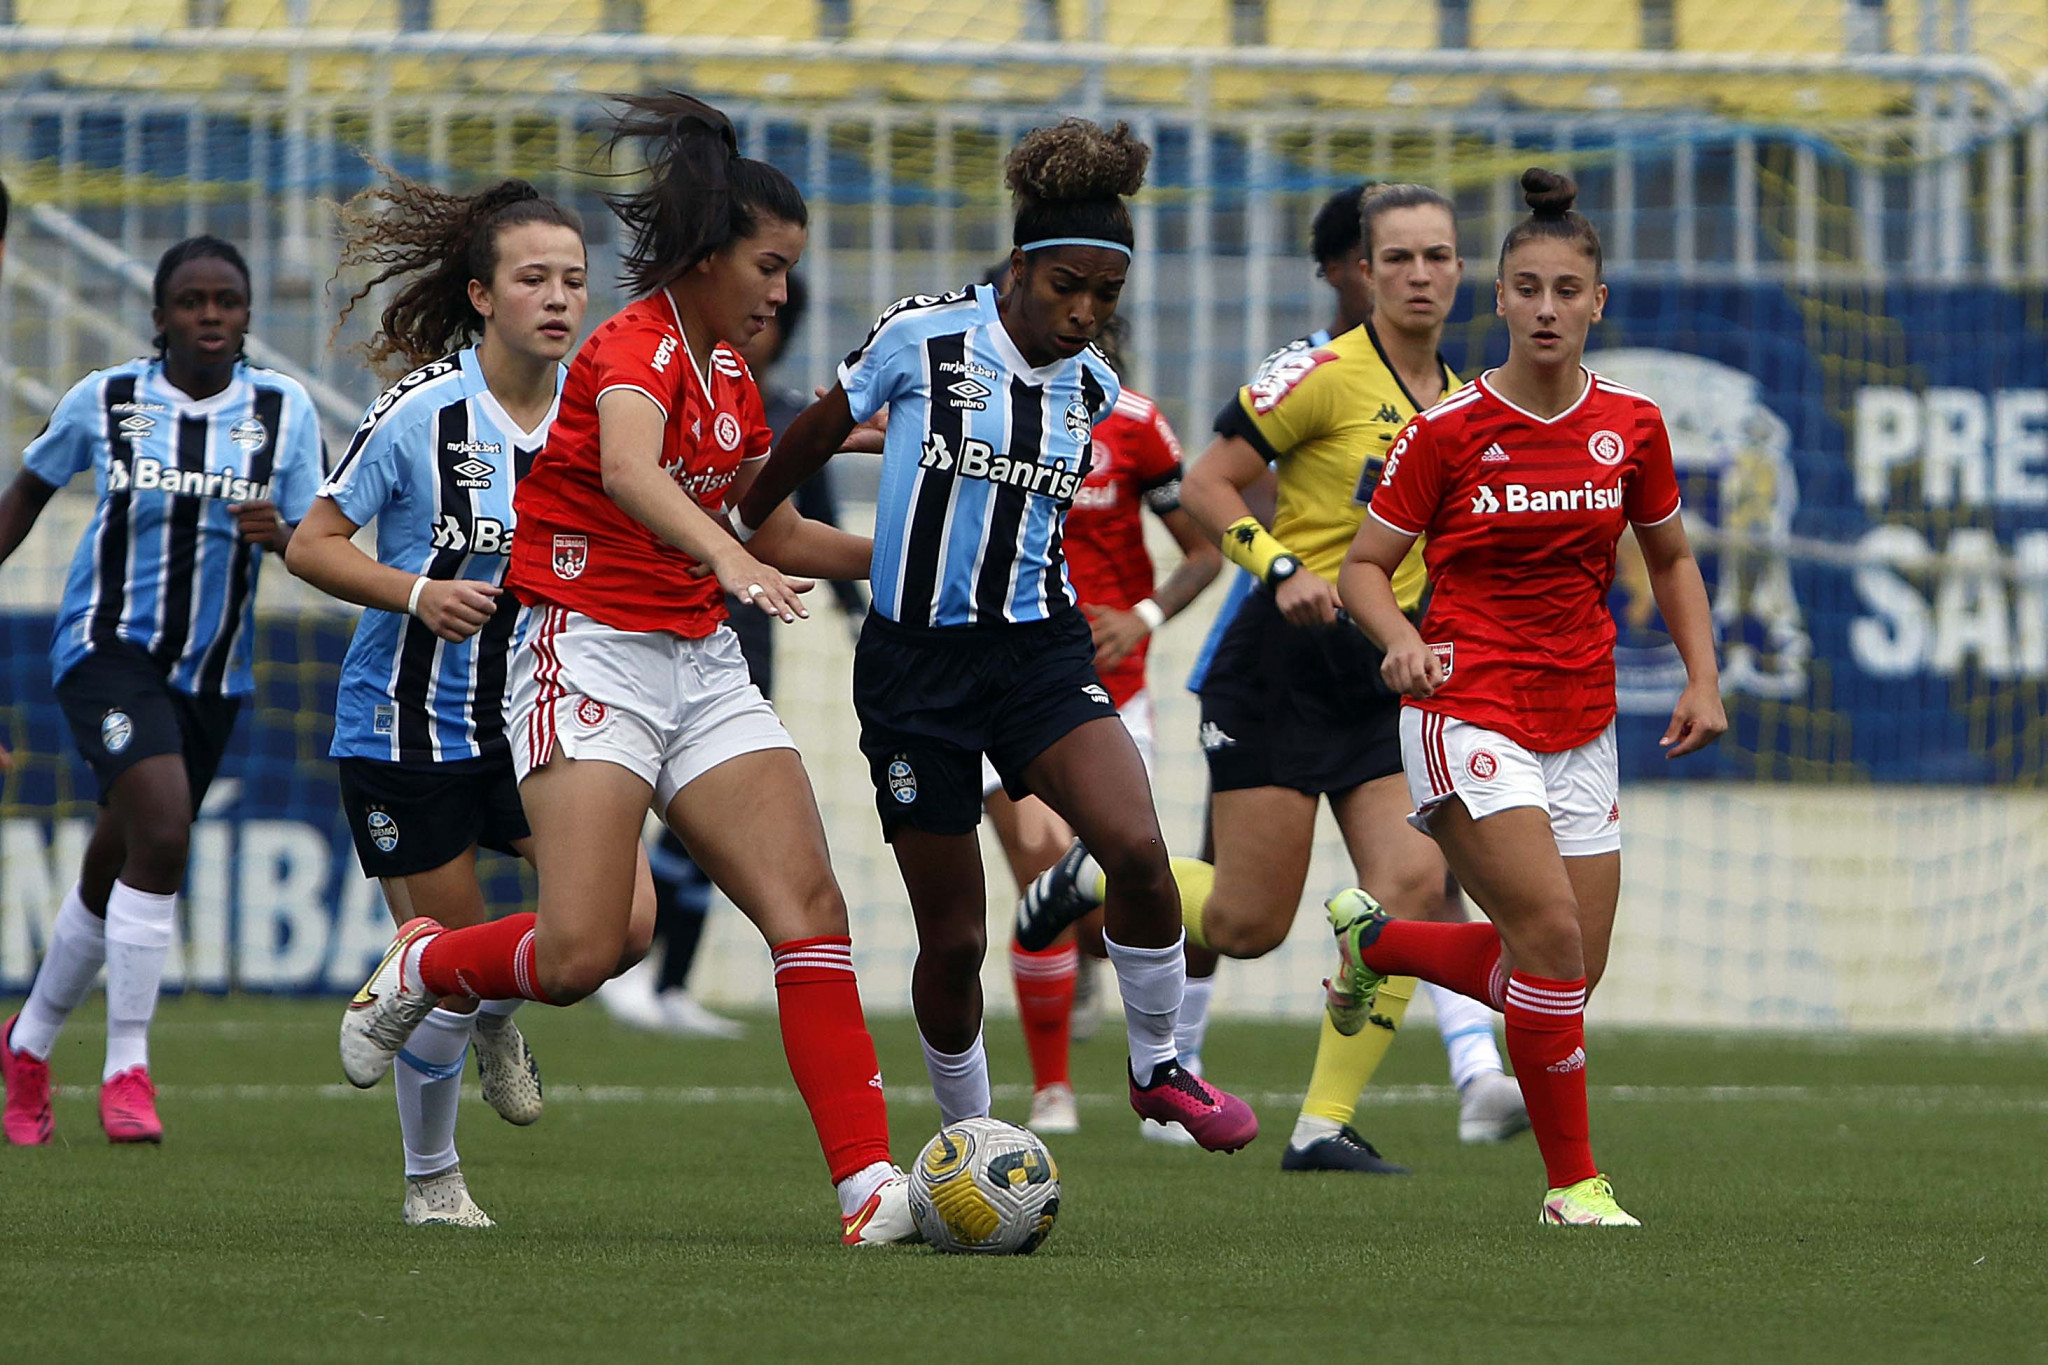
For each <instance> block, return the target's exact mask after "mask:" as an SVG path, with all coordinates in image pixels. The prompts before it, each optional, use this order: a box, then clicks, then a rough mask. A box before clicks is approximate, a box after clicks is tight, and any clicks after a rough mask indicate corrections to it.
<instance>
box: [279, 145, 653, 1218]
mask: <svg viewBox="0 0 2048 1365" xmlns="http://www.w3.org/2000/svg"><path fill="white" fill-rule="evenodd" d="M344 219H345V222H346V223H347V224H348V227H349V237H348V240H347V241H346V243H345V244H344V247H343V253H342V264H343V267H344V268H347V267H349V266H351V265H354V264H357V263H375V264H377V265H379V266H381V267H382V269H381V270H380V271H379V273H378V274H377V275H376V276H375V277H373V278H371V279H370V280H368V281H366V282H365V283H363V284H362V285H361V286H360V287H359V288H358V289H357V290H356V291H355V292H354V294H353V296H352V297H351V299H350V302H349V304H348V306H347V308H344V310H343V316H344V317H345V316H346V315H347V311H348V308H352V307H353V306H354V304H355V303H356V302H357V301H359V300H361V299H362V298H363V297H365V296H366V295H367V294H368V293H369V291H370V290H371V289H373V288H375V287H377V286H378V285H382V284H390V283H393V282H398V281H402V282H403V283H402V285H401V287H400V288H399V289H398V292H397V294H396V296H395V297H394V298H393V299H392V301H391V303H390V305H389V306H388V307H387V308H386V309H385V310H384V313H383V315H382V318H381V320H380V327H379V330H378V333H377V335H376V337H375V339H374V340H373V341H372V342H371V343H370V345H369V348H368V353H369V358H370V360H371V362H372V363H373V364H374V365H377V366H379V367H380V368H383V369H385V370H386V371H387V372H388V371H389V370H392V369H396V368H400V367H408V368H409V369H410V372H409V373H407V374H406V375H405V376H404V378H402V379H400V380H398V382H397V383H395V384H393V385H392V386H391V387H390V388H389V389H387V390H385V392H384V393H383V395H382V396H381V397H379V398H378V399H377V401H376V402H375V403H373V404H372V405H371V406H370V410H369V412H368V413H367V414H366V415H365V416H364V418H363V421H362V424H361V425H360V426H359V427H358V428H357V429H356V434H355V437H354V439H353V440H351V441H350V443H349V448H348V450H347V452H346V453H345V454H344V455H343V456H342V458H341V460H340V461H339V462H337V464H336V466H335V469H334V473H333V474H332V475H331V476H330V477H329V478H328V480H327V482H326V483H325V484H324V485H322V486H321V489H320V496H319V498H318V499H317V500H316V501H315V502H314V504H313V510H312V511H311V513H309V514H308V516H307V517H306V522H305V525H304V526H303V528H301V532H300V534H299V536H298V537H296V539H295V541H294V544H293V548H292V552H291V556H290V561H289V562H290V564H291V568H292V571H293V572H294V573H296V574H298V575H299V576H300V577H301V578H304V579H306V580H307V581H308V582H310V583H312V584H314V585H315V586H316V587H318V588H320V589H322V590H323V591H325V592H328V593H331V594H332V595H334V596H336V597H339V598H342V599H344V600H346V601H350V602H356V603H359V604H361V605H362V606H364V607H365V608H367V610H366V611H365V612H364V613H363V619H362V621H361V623H360V624H359V625H358V626H357V627H356V632H355V637H354V639H353V640H351V641H350V643H349V649H348V655H347V657H346V658H345V659H344V660H343V661H342V668H341V683H340V694H339V698H338V700H337V702H336V705H335V727H334V743H333V746H332V748H331V749H330V752H331V753H332V755H333V756H334V758H335V759H336V760H338V762H339V764H340V769H341V791H342V807H343V809H344V811H345V812H346V814H347V816H348V821H349V827H350V829H351V831H352V832H353V833H354V835H355V844H356V854H357V857H358V859H359V860H360V862H361V863H362V866H363V870H364V872H365V873H366V874H368V875H370V876H373V877H376V878H378V879H379V881H380V883H381V884H382V886H383V889H384V899H385V901H386V903H387V904H388V905H389V906H390V908H391V911H392V914H393V916H394V917H395V918H396V919H397V920H398V921H399V922H401V923H402V922H404V921H406V920H409V919H411V918H413V917H414V916H416V915H420V914H431V915H433V916H434V917H436V918H437V919H439V920H441V921H442V922H443V923H447V924H455V925H466V924H478V923H482V922H483V921H485V920H486V919H488V918H489V911H488V908H487V907H486V905H485V903H484V895H483V890H482V887H481V886H480V884H479V882H478V878H477V873H476V855H477V849H478V848H479V847H483V848H489V849H494V850H496V851H498V852H501V853H507V854H513V855H516V856H523V857H529V858H530V857H531V854H532V836H531V831H530V830H529V829H528V827H527V823H526V813H525V811H524V809H523V808H522V806H521V804H520V800H519V785H518V782H517V780H516V778H515V776H514V773H513V768H512V758H511V749H510V746H509V743H508V741H507V739H506V734H505V697H506V678H507V674H508V672H509V669H510V662H511V655H512V648H513V646H514V644H515V643H516V637H517V635H518V633H519V626H520V617H521V610H520V607H519V603H518V601H517V599H515V598H514V597H513V595H512V594H511V593H509V592H507V591H505V590H504V587H503V581H504V577H505V568H506V565H507V563H508V561H509V556H510V555H511V552H512V541H513V536H514V534H515V526H514V515H513V492H514V489H515V487H516V486H517V484H518V481H519V479H520V478H521V477H523V476H524V474H525V473H526V471H527V469H528V468H529V467H530V465H531V464H532V462H533V458H534V456H535V455H536V454H538V453H539V451H540V449H541V447H542V446H543V445H544V444H546V441H547V437H548V428H549V426H550V424H551V423H552V422H553V420H554V416H555V412H556V408H557V404H558V402H559V395H560V392H561V384H562V376H563V367H562V361H563V358H564V357H565V356H567V355H568V354H569V352H570V351H571V350H572V349H573V348H574V347H575V345H576V339H577V337H578V335H579V334H580V332H581V331H582V326H583V312H584V308H585V305H586V304H587V302H588V292H587V288H586V279H585V276H586V272H587V268H588V259H587V253H586V251H585V248H584V242H583V231H582V225H581V223H580V221H579V220H578V219H577V217H576V215H575V214H573V213H571V212H570V211H569V210H566V209H564V208H562V207H561V206H560V205H557V204H555V203H554V202H553V201H551V200H548V199H544V198H542V197H541V195H540V192H539V191H538V190H536V189H534V187H533V186H532V185H530V184H528V183H526V182H525V181H523V180H506V181H501V182H499V183H498V184H495V185H492V186H490V187H488V188H486V189H483V190H480V191H478V192H477V193H475V194H471V195H456V194H449V193H445V192H443V191H440V190H436V189H433V188H431V187H429V186H426V185H422V184H419V183H417V182H415V181H412V180H408V179H406V178H405V177H403V176H400V175H397V174H395V173H389V172H387V178H386V180H385V181H384V183H382V184H380V185H375V186H372V187H371V188H370V189H368V190H365V191H364V192H363V193H362V194H360V195H358V196H357V197H356V199H355V200H353V201H351V203H350V204H349V206H348V207H347V209H346V210H345V214H344ZM373 519H374V520H375V522H376V524H377V544H376V555H375V557H374V558H372V557H371V556H370V555H369V554H366V553H365V552H364V551H363V550H362V549H361V548H359V547H358V546H357V545H356V544H355V543H354V541H353V540H352V539H351V537H352V536H354V534H355V533H356V531H357V529H358V528H359V527H362V526H364V525H367V524H368V523H369V522H371V521H372V520H373ZM640 875H641V879H642V882H643V884H645V885H646V887H647V894H646V896H645V897H644V900H645V905H644V911H645V913H644V914H642V915H641V916H639V919H640V921H641V927H642V932H641V934H640V938H639V943H640V948H639V951H643V952H644V951H645V944H646V931H647V926H649V925H651V922H652V916H653V899H652V885H651V883H646V880H645V879H646V872H645V869H644V867H643V869H642V871H641V874H640ZM635 955H636V956H637V953H636V954H635ZM520 1003H521V1002H520V1001H518V1000H516V999H514V1000H489V1001H484V1002H482V1004H481V1005H479V1003H478V1002H477V1001H476V1000H474V999H471V998H469V997H467V996H463V997H451V998H448V999H445V1000H443V1001H441V1002H440V1004H439V1006H438V1007H437V1008H435V1009H434V1010H433V1012H432V1013H431V1014H429V1015H428V1016H427V1017H426V1019H425V1020H424V1021H423V1022H422V1023H421V1025H420V1026H419V1028H418V1029H417V1030H415V1031H414V1033H413V1035H412V1037H411V1039H410V1040H408V1043H407V1046H406V1048H405V1050H404V1052H402V1053H401V1054H400V1057H399V1060H400V1062H401V1065H400V1066H399V1068H398V1076H397V1082H396V1085H395V1087H394V1088H395V1090H396V1092H397V1095H398V1116H399V1134H400V1137H401V1139H402V1143H403V1147H404V1155H405V1181H406V1186H405V1201H404V1205H403V1208H402V1210H401V1216H402V1217H403V1219H404V1221H405V1222H406V1223H408V1224H413V1225H419V1224H449V1225H454V1226H461V1227H489V1226H491V1220H490V1218H489V1217H488V1216H487V1215H486V1214H485V1213H484V1212H483V1211H482V1210H481V1209H479V1208H478V1207H477V1205H476V1203H475V1201H474V1200H473V1199H472V1198H471V1197H470V1194H469V1187H468V1184H467V1182H466V1180H465V1178H464V1176H463V1173H462V1167H461V1163H460V1161H459V1158H458V1156H457V1153H456V1149H455V1119H456V1111H457V1108H458V1105H459V1101H460V1099H461V1093H462V1072H463V1064H464V1061H465V1059H466V1057H467V1054H468V1051H469V1048H470V1047H471V1045H472V1044H474V1046H475V1048H476V1054H477V1069H478V1072H479V1073H480V1075H481V1079H482V1082H483V1092H484V1098H485V1099H486V1100H487V1101H489V1102H490V1104H491V1106H492V1107H493V1108H495V1109H496V1110H497V1111H498V1113H499V1114H501V1115H502V1116H504V1117H505V1118H506V1119H507V1120H509V1121H511V1122H513V1123H517V1124H528V1123H532V1122H533V1121H535V1120H536V1119H538V1118H539V1117H540V1113H541V1088H540V1073H539V1069H538V1068H537V1067H536V1065H535V1064H534V1061H533V1055H532V1053H531V1052H530V1051H529V1050H528V1049H527V1046H526V1042H525V1039H524V1038H523V1037H522V1036H521V1034H520V1032H519V1029H518V1027H517V1025H515V1024H514V1023H513V1021H512V1012H513V1010H515V1009H516V1008H517V1007H518V1006H519V1004H520Z"/></svg>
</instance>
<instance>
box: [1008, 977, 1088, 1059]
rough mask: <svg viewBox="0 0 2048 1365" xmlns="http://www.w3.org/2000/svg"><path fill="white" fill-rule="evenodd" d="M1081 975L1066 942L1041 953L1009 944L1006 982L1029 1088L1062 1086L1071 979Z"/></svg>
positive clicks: (1071, 1003)
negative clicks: (1026, 1059) (1025, 1053)
mask: <svg viewBox="0 0 2048 1365" xmlns="http://www.w3.org/2000/svg"><path fill="white" fill-rule="evenodd" d="M1080 971H1081V950H1080V949H1079V948H1076V947H1075V946H1074V945H1073V944H1071V943H1069V944H1066V945H1064V946H1059V947H1052V948H1047V949H1045V950H1044V951H1043V952H1037V953H1033V952H1026V951H1025V950H1024V949H1022V948H1019V947H1018V946H1017V945H1016V944H1014V943H1013V944H1011V945H1010V979H1011V980H1012V981H1013V982H1015V983H1016V986H1017V1015H1018V1018H1019V1019H1020V1020H1021V1021H1022V1022H1023V1025H1024V1046H1025V1047H1026V1048H1028V1049H1029V1050H1030V1052H1031V1086H1032V1089H1034V1090H1043V1089H1045V1087H1047V1086H1048V1085H1067V1084H1070V1083H1071V1082H1070V1079H1069V1076H1068V1073H1067V1047H1068V1044H1069V1042H1071V1041H1072V1037H1071V1034H1070V1032H1069V1028H1068V1026H1069V1025H1070V1024H1071V1023H1072V1021H1073V1017H1074V979H1075V978H1076V977H1077V976H1078V975H1079V974H1080Z"/></svg>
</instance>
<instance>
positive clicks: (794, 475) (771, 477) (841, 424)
mask: <svg viewBox="0 0 2048 1365" xmlns="http://www.w3.org/2000/svg"><path fill="white" fill-rule="evenodd" d="M853 428H854V420H853V409H852V408H851V407H850V406H849V405H848V403H847V399H846V389H845V386H844V385H840V384H834V385H833V386H832V389H831V391H830V392H829V393H827V394H826V395H825V396H824V397H823V398H820V399H819V400H818V401H817V402H815V403H813V404H811V405H810V406H809V407H807V408H805V409H804V410H803V411H802V412H800V413H798V414H797V416H796V420H795V421H793V422H791V423H790V424H789V427H788V429H787V430H785V431H784V432H783V433H782V439H781V440H780V441H777V442H776V443H775V451H774V453H773V454H771V455H770V456H769V457H768V463H767V464H766V465H764V466H762V469H761V472H760V473H759V474H758V475H756V476H755V477H754V482H753V483H752V484H751V485H749V486H748V488H747V492H746V496H745V497H743V498H741V499H740V504H739V530H740V533H741V534H742V535H749V534H751V533H752V530H753V529H755V528H763V527H766V526H767V524H768V514H769V513H771V512H773V511H774V510H775V509H776V508H778V507H780V506H781V505H782V504H783V502H784V501H785V500H786V499H787V498H788V497H789V495H790V494H792V493H794V492H796V490H797V489H798V488H800V487H801V486H802V485H803V483H804V482H805V480H807V479H809V478H810V477H811V476H812V475H813V474H815V473H817V472H818V471H819V470H821V469H823V468H824V467H825V463H826V461H828V460H830V459H831V458H832V457H833V456H834V455H835V454H837V453H838V452H839V449H840V447H841V446H843V445H845V444H846V438H847V437H848V436H851V435H852V434H853Z"/></svg>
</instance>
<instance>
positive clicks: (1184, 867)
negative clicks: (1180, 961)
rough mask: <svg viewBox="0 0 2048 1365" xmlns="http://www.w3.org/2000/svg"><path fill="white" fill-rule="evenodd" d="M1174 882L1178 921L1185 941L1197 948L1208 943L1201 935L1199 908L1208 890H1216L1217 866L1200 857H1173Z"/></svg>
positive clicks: (1205, 905)
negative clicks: (1177, 889) (1184, 928)
mask: <svg viewBox="0 0 2048 1365" xmlns="http://www.w3.org/2000/svg"><path fill="white" fill-rule="evenodd" d="M1171 864H1172V867H1173V884H1174V885H1175V886H1177V887H1179V888H1180V922H1181V923H1182V924H1183V925H1185V926H1186V928H1187V931H1188V942H1190V943H1192V944H1194V945H1195V946H1196V947H1197V948H1206V947H1208V946H1209V940H1208V939H1206V938H1204V937H1202V911H1203V909H1205V908H1206V907H1207V906H1208V904H1209V893H1210V892H1211V891H1214V890H1215V889H1216V869H1215V868H1214V867H1213V866H1211V865H1210V864H1208V863H1205V862H1203V861H1202V860H1201V859H1200V858H1174V859H1172V860H1171Z"/></svg>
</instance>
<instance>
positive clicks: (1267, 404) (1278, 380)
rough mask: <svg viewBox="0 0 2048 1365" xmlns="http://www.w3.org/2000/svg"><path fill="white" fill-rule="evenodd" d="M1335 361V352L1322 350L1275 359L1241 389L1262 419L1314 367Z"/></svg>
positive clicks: (1296, 353) (1297, 385)
mask: <svg viewBox="0 0 2048 1365" xmlns="http://www.w3.org/2000/svg"><path fill="white" fill-rule="evenodd" d="M1336 358H1337V353H1336V352H1334V351H1331V350H1327V349H1325V348H1322V347H1318V348H1316V349H1315V350H1313V351H1293V352H1288V353H1284V354H1282V355H1278V356H1275V357H1274V358H1273V360H1272V363H1271V364H1269V365H1267V366H1266V368H1265V369H1263V370H1261V371H1260V372H1259V375H1258V377H1257V378H1256V379H1254V380H1252V382H1251V383H1250V384H1248V385H1246V386H1245V392H1246V393H1247V394H1249V395H1251V400H1252V411H1253V412H1254V413H1256V414H1257V415H1259V416H1260V417H1264V416H1265V415H1266V414H1267V413H1269V412H1271V411H1272V410H1273V409H1274V408H1277V407H1279V406H1280V403H1281V400H1282V399H1284V398H1286V397H1287V395H1288V394H1290V393H1293V392H1294V391H1295V389H1297V388H1299V387H1300V386H1301V381H1302V380H1304V379H1307V378H1308V377H1309V376H1310V375H1312V374H1314V373H1315V371H1316V367H1317V366H1319V365H1326V364H1328V363H1329V362H1330V361H1332V360H1335V359H1336Z"/></svg>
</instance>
